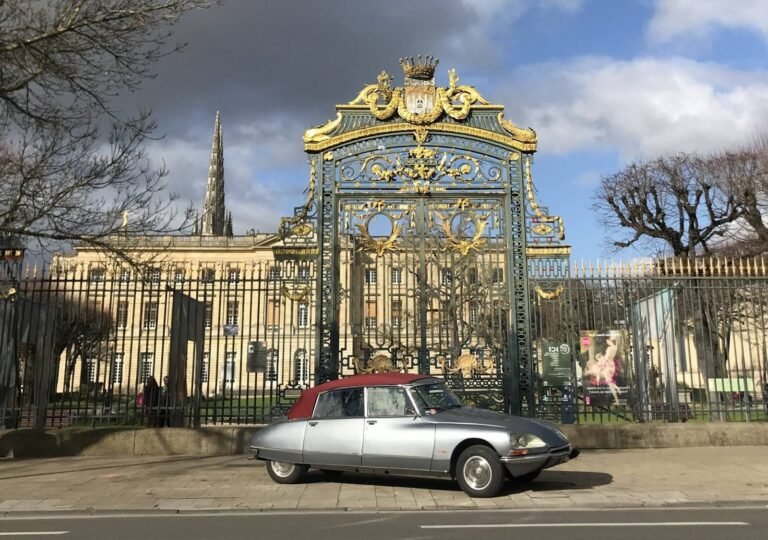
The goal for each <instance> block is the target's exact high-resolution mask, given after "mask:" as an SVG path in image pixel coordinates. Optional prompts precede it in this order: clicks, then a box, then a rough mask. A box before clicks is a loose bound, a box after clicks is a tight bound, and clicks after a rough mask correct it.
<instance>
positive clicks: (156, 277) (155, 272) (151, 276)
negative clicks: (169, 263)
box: [144, 268, 160, 283]
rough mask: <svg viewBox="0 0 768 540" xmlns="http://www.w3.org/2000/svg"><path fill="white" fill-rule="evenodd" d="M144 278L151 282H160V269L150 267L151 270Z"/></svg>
mask: <svg viewBox="0 0 768 540" xmlns="http://www.w3.org/2000/svg"><path fill="white" fill-rule="evenodd" d="M144 279H145V281H148V282H149V283H160V269H159V268H150V269H149V270H147V274H146V277H145V278H144Z"/></svg>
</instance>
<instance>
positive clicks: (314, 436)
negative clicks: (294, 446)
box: [302, 388, 364, 467]
mask: <svg viewBox="0 0 768 540" xmlns="http://www.w3.org/2000/svg"><path fill="white" fill-rule="evenodd" d="M363 402H364V394H363V389H362V388H341V389H337V390H331V391H329V392H324V393H322V394H320V395H319V396H318V397H317V404H316V405H315V411H314V413H313V415H312V418H310V419H309V420H307V429H306V430H305V431H304V445H303V448H302V451H303V462H304V463H306V464H307V465H312V466H315V467H323V466H327V467H334V466H341V467H360V465H361V458H360V456H361V454H362V450H363V424H364V419H363V409H364V407H363Z"/></svg>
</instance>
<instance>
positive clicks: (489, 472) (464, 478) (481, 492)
mask: <svg viewBox="0 0 768 540" xmlns="http://www.w3.org/2000/svg"><path fill="white" fill-rule="evenodd" d="M456 481H457V482H458V484H459V487H460V488H461V490H462V491H463V492H464V493H466V494H467V495H469V496H470V497H479V498H485V497H495V496H496V495H497V494H498V493H499V491H500V490H501V487H502V486H503V485H504V467H503V466H502V464H501V462H500V461H499V456H498V455H497V454H496V452H495V451H494V450H492V449H490V448H488V447H487V446H481V445H476V446H470V447H469V448H467V449H466V450H464V451H463V452H462V453H461V454H460V455H459V459H458V461H457V462H456Z"/></svg>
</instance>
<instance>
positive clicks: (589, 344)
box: [580, 330, 629, 406]
mask: <svg viewBox="0 0 768 540" xmlns="http://www.w3.org/2000/svg"><path fill="white" fill-rule="evenodd" d="M580 350H581V366H582V376H583V385H584V401H585V403H586V404H587V405H605V406H607V405H624V404H626V402H627V396H628V394H629V385H628V381H627V361H626V359H627V357H626V337H625V334H624V333H623V332H621V331H620V330H608V331H603V332H592V331H583V332H582V333H581V339H580Z"/></svg>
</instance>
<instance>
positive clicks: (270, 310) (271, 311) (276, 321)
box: [267, 299, 280, 330]
mask: <svg viewBox="0 0 768 540" xmlns="http://www.w3.org/2000/svg"><path fill="white" fill-rule="evenodd" d="M279 327H280V300H277V299H271V300H269V301H268V302H267V328H268V329H272V330H274V329H276V328H279Z"/></svg>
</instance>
